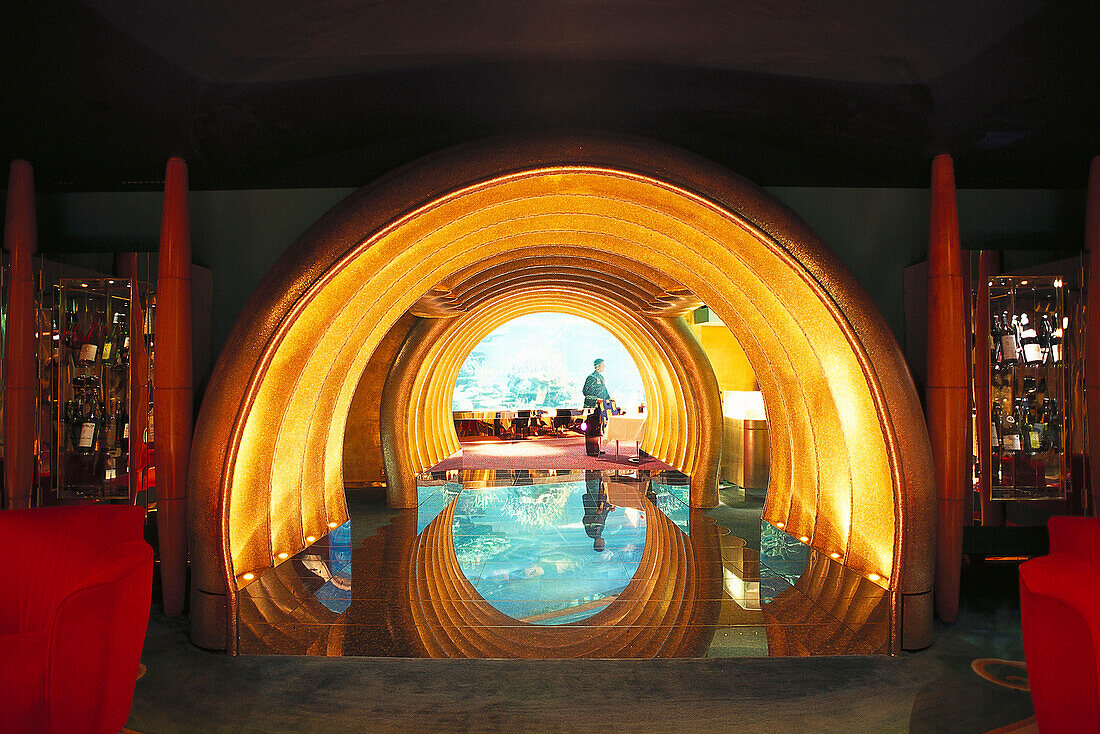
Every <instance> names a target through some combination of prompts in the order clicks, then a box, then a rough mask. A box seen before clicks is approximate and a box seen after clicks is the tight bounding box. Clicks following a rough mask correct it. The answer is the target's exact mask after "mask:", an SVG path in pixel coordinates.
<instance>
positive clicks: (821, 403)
mask: <svg viewBox="0 0 1100 734" xmlns="http://www.w3.org/2000/svg"><path fill="white" fill-rule="evenodd" d="M563 294H567V295H572V296H577V297H578V298H586V299H589V300H593V301H595V302H598V303H599V304H600V306H601V312H602V313H605V314H607V318H608V320H609V321H608V323H609V324H610V325H611V328H612V330H613V331H614V333H616V334H617V335H620V336H627V337H628V340H629V342H630V343H631V344H633V346H634V348H635V349H636V350H637V351H638V354H639V355H640V359H639V360H638V362H639V364H644V365H646V368H647V370H648V371H650V373H651V374H650V379H651V380H652V382H653V385H654V386H655V389H656V390H659V391H660V393H659V394H660V397H659V398H658V399H657V400H656V401H654V402H655V403H656V404H655V405H654V406H653V408H654V409H655V410H656V412H657V416H658V417H656V418H655V420H654V422H653V425H652V427H650V428H649V429H647V430H651V431H652V432H653V435H652V436H647V439H651V444H650V445H651V447H652V449H653V451H654V453H655V454H656V455H657V456H658V457H659V458H661V459H662V460H664V461H666V462H668V463H669V464H671V465H673V466H676V467H678V468H682V469H683V470H685V473H687V474H689V476H690V477H691V483H692V484H691V502H692V504H693V505H695V506H708V505H709V504H713V502H714V496H713V494H714V488H715V481H714V480H715V478H716V470H717V445H718V441H719V440H720V438H719V437H718V436H717V435H716V434H717V433H720V431H721V407H720V404H719V402H718V398H717V388H716V383H715V382H714V377H713V374H709V375H708V374H707V371H706V369H705V365H706V360H705V356H703V355H700V354H699V347H698V341H697V340H695V339H694V337H693V336H692V334H691V333H690V329H689V328H688V327H687V325H686V323H685V322H684V321H683V319H682V318H681V315H682V313H683V312H684V310H683V309H684V308H686V307H689V305H690V304H691V303H695V302H705V303H706V304H707V305H708V306H709V307H710V308H711V309H713V311H714V312H715V313H716V314H718V315H719V316H720V317H721V318H722V320H723V321H724V322H725V323H726V324H727V325H728V326H729V328H730V329H731V331H733V333H734V336H735V337H736V338H737V340H738V342H739V343H740V344H741V345H742V347H743V348H744V350H745V353H746V355H747V357H748V360H749V362H750V363H751V365H752V368H753V371H754V372H755V374H756V376H757V379H758V381H759V383H760V389H761V392H762V393H763V396H764V401H765V404H766V407H767V413H768V418H769V422H770V425H771V478H770V481H769V489H768V500H767V506H766V507H765V511H764V512H765V519H766V520H768V521H769V522H771V523H772V524H774V525H776V526H777V527H783V528H784V529H786V530H787V531H788V532H790V533H792V534H794V535H795V536H796V537H799V536H801V537H802V538H804V539H805V540H804V542H806V543H807V544H809V545H810V546H812V547H813V548H814V549H816V550H819V551H821V552H823V553H825V554H828V555H830V556H831V557H832V558H834V559H835V560H838V561H839V562H840V563H843V564H844V565H845V566H847V567H848V568H849V569H851V570H853V571H855V572H856V573H857V574H859V575H860V576H861V577H862V578H863V579H865V580H868V581H870V582H872V583H874V584H876V585H878V586H879V587H880V588H882V589H884V590H886V591H887V592H888V593H889V595H890V598H891V609H892V615H891V640H892V642H891V647H892V649H898V648H899V647H900V646H901V645H902V644H903V639H902V637H903V634H904V637H905V640H904V644H905V646H907V647H917V646H921V645H922V644H925V643H926V642H927V637H928V634H929V631H930V620H931V605H930V588H931V567H932V563H931V558H932V556H931V553H932V543H931V535H932V532H933V531H932V522H931V518H932V517H934V512H933V508H934V501H935V497H934V491H933V489H932V484H931V481H932V480H931V469H930V452H929V449H928V438H927V435H926V432H925V428H924V422H923V417H922V414H921V410H920V405H919V402H918V400H917V397H916V393H915V391H914V389H913V385H912V382H911V380H910V378H909V375H908V371H907V370H906V368H905V365H904V362H903V359H902V357H901V355H900V352H899V350H898V347H897V344H896V343H895V342H894V340H893V338H892V336H891V334H890V333H889V331H888V329H887V328H886V326H885V324H884V323H883V321H882V319H881V317H880V316H879V314H878V313H877V311H876V310H875V308H874V307H873V305H872V304H871V303H870V301H869V299H868V298H867V296H866V295H865V294H864V293H863V291H862V290H861V289H860V287H859V286H858V285H857V284H856V283H855V281H854V280H853V279H852V277H851V275H850V274H849V273H848V272H847V271H846V270H845V269H844V268H843V266H841V265H840V264H839V263H838V262H837V261H836V259H835V258H834V257H833V256H832V254H831V253H829V252H828V250H827V249H826V248H825V247H824V246H823V245H822V244H821V243H820V241H819V240H817V238H816V237H815V236H814V235H813V233H812V232H810V231H809V230H808V229H807V228H806V227H805V225H803V224H802V223H801V222H800V220H798V218H797V217H796V216H795V215H793V214H792V213H790V212H789V211H787V210H786V209H785V208H783V207H782V206H781V205H780V204H779V203H778V202H776V201H775V200H774V199H772V198H771V197H770V196H768V195H767V194H765V193H764V192H762V191H760V190H759V189H756V188H755V187H753V186H752V185H751V184H749V183H747V182H745V181H743V180H741V179H738V178H736V177H734V176H732V175H730V174H729V173H727V172H724V171H722V170H720V169H717V168H716V167H714V166H713V165H711V164H709V163H707V162H705V161H701V160H698V159H696V158H694V157H692V156H690V155H688V154H686V153H683V152H680V151H675V150H670V149H667V148H664V147H661V146H656V145H649V144H641V143H634V142H630V143H624V142H621V141H607V140H594V139H576V138H569V139H542V140H539V141H535V142H530V141H521V142H511V143H489V144H484V145H480V146H474V147H469V148H465V149H460V150H457V151H452V152H449V153H447V154H444V155H442V156H439V157H437V158H434V159H431V160H428V161H425V162H422V163H420V164H418V165H416V166H413V167H409V168H406V169H404V170H403V171H401V172H398V173H396V174H394V175H393V176H391V177H389V178H387V179H385V180H383V181H380V182H378V183H376V184H374V185H372V186H369V187H367V188H365V189H363V190H361V191H359V192H357V193H355V194H353V195H352V196H351V197H349V198H348V199H347V200H346V201H344V202H343V203H342V204H340V205H339V206H337V207H336V208H335V209H333V211H332V212H330V213H329V214H328V215H327V216H326V217H325V218H323V219H322V220H321V221H320V222H318V223H317V224H316V225H315V226H314V227H313V228H311V229H310V231H308V232H307V233H306V234H305V235H303V237H302V238H301V239H300V240H299V242H298V243H296V244H295V246H294V247H292V248H291V249H290V251H288V253H287V254H286V255H285V256H284V257H283V259H282V260H281V261H280V262H279V264H278V265H277V266H276V267H275V268H274V269H273V270H272V272H271V273H270V274H269V275H268V277H267V278H266V279H265V280H264V282H263V283H262V284H261V287H260V289H259V290H258V292H257V293H256V295H255V296H254V297H253V299H252V301H251V302H250V304H249V306H248V308H247V309H246V312H245V313H244V314H243V315H242V317H241V319H240V320H239V321H238V324H237V326H236V328H235V329H234V332H233V334H232V335H231V337H230V340H229V341H228V343H227V345H226V347H225V349H224V351H223V354H222V357H221V359H220V360H219V363H218V366H217V368H216V369H215V373H214V375H213V376H212V378H211V381H210V385H209V387H208V389H207V394H206V399H205V401H204V404H203V409H202V412H201V413H200V416H199V420H198V423H197V426H196V438H195V446H194V450H193V452H192V471H191V504H190V509H191V518H192V521H191V541H192V564H193V574H192V578H193V594H192V610H193V622H192V623H193V630H194V635H195V638H196V641H197V642H198V643H199V644H202V645H205V646H210V647H216V646H219V645H227V646H228V647H230V648H231V649H232V648H233V647H234V645H235V630H234V624H235V603H236V593H237V589H238V588H239V586H240V585H242V584H243V583H245V582H246V580H248V579H250V578H253V577H255V575H257V574H260V573H263V572H264V571H265V570H266V569H269V568H271V567H272V566H273V565H275V564H276V563H277V562H278V561H277V559H278V558H279V557H280V554H283V553H294V552H297V551H298V550H300V549H301V548H303V547H305V546H306V545H308V544H309V543H311V542H313V541H314V540H315V539H316V538H319V537H321V536H322V535H324V533H325V532H326V531H327V528H329V527H333V526H335V525H337V524H339V523H342V522H343V521H344V520H346V517H347V513H346V508H345V506H344V503H343V483H342V475H341V474H342V472H341V469H342V451H343V436H344V428H345V423H346V418H347V415H348V411H349V406H350V404H351V401H352V397H353V395H354V392H355V389H356V386H357V384H358V383H359V378H360V376H362V375H364V374H365V373H366V374H369V373H370V371H371V369H375V370H377V371H378V372H379V373H380V374H383V375H384V378H383V379H381V380H380V383H381V387H382V389H381V390H380V396H379V416H380V449H381V452H382V454H383V456H384V459H385V463H386V467H387V477H388V478H389V484H388V488H387V492H388V496H389V498H390V501H391V504H393V505H394V506H408V503H409V502H414V501H415V487H414V486H411V478H412V477H413V476H414V475H415V473H416V472H417V471H419V470H421V469H423V468H425V467H427V466H431V465H432V464H434V463H435V462H436V461H438V457H440V456H445V455H447V454H448V453H449V451H448V449H451V448H453V443H452V442H453V441H455V436H454V427H453V423H452V421H451V419H450V405H451V400H450V397H451V396H450V388H451V387H452V386H453V385H454V372H456V371H457V369H458V367H459V366H460V363H459V364H458V365H457V366H456V365H455V362H456V361H457V358H456V356H455V355H457V354H459V353H462V354H465V352H468V348H469V346H467V347H466V348H465V351H464V349H463V347H462V345H472V344H474V343H476V342H477V340H478V339H479V338H480V336H483V335H484V334H485V333H487V331H488V330H491V329H492V328H493V326H494V325H496V324H499V323H501V322H502V321H503V320H507V319H510V318H514V317H515V316H518V315H522V314H523V313H533V312H536V311H542V310H547V307H548V304H550V303H555V304H559V305H560V303H561V302H562V299H561V296H562V295H563ZM624 343H627V340H626V339H624ZM643 377H645V376H644V375H643ZM647 389H648V386H647ZM903 608H904V613H903ZM903 618H904V622H905V626H904V629H903V628H902V620H903Z"/></svg>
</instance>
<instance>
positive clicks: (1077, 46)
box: [0, 0, 1100, 191]
mask: <svg viewBox="0 0 1100 734" xmlns="http://www.w3.org/2000/svg"><path fill="white" fill-rule="evenodd" d="M3 20H4V22H3V23H0V44H2V48H3V49H4V52H3V58H4V61H3V64H4V69H3V73H2V74H0V94H2V97H0V99H3V105H4V110H3V113H2V116H0V146H2V148H3V155H4V157H5V159H11V158H15V157H21V158H27V159H28V160H30V161H31V162H32V163H33V164H34V166H35V171H36V179H37V185H38V188H39V189H41V190H47V191H48V190H84V191H91V190H96V191H98V190H127V189H151V188H157V187H158V186H159V183H158V182H159V179H160V178H161V177H162V176H163V170H164V162H165V159H166V158H167V157H168V156H170V155H178V156H181V157H183V158H185V159H186V160H187V161H188V164H189V167H190V173H191V185H192V188H195V189H223V188H271V187H277V188H285V187H316V186H359V185H362V184H364V183H366V182H368V181H370V180H371V179H372V178H374V177H376V176H378V175H380V174H382V173H385V172H386V171H388V170H390V169H392V168H395V167H397V166H399V165H401V164H403V163H406V162H408V161H410V160H412V159H414V158H416V157H418V156H420V155H424V154H427V153H431V152H434V151H437V150H439V149H441V148H444V147H447V146H450V145H453V144H457V143H461V142H465V141H469V140H473V139H477V138H482V137H486V136H491V135H498V134H507V133H513V132H521V131H537V130H562V129H587V130H596V131H610V132H619V133H627V134H633V135H640V136H645V137H650V138H655V139H658V140H663V141H665V142H668V143H672V144H674V145H678V146H681V147H683V148H687V149H688V150H692V151H694V152H696V153H699V154H701V155H703V156H706V157H708V158H711V159H713V160H715V161H717V162H719V163H722V164H723V165H725V166H727V167H729V168H731V169H732V170H734V171H736V172H738V173H740V174H742V175H744V176H746V177H747V178H749V179H750V180H753V181H755V182H756V183H759V184H762V185H773V186H784V185H790V186H888V187H889V186H914V187H921V186H926V185H927V181H928V163H929V160H930V158H931V156H932V155H934V154H935V153H938V152H950V153H952V154H953V155H954V156H955V164H956V173H957V178H958V183H959V186H960V187H997V188H1013V187H1025V188H1072V189H1076V188H1082V187H1083V186H1084V182H1085V180H1086V177H1087V169H1088V163H1089V159H1090V158H1091V157H1092V156H1093V155H1096V154H1098V153H1100V126H1098V122H1100V119H1098V115H1097V112H1098V102H1097V100H1098V96H1100V94H1098V92H1100V89H1098V84H1097V79H1098V78H1100V76H1098V73H1100V51H1098V45H1100V44H1098V40H1100V2H1097V0H1074V1H1072V2H1071V1H1057V0H1056V1H1053V2H1046V1H1043V0H894V1H887V2H883V1H882V0H779V1H776V2H768V1H767V0H696V1H695V2H683V1H680V2H674V1H672V0H526V1H523V0H514V1H507V0H457V1H456V0H449V1H445V2H424V1H423V0H408V1H406V2H391V1H390V0H375V1H374V2H364V1H363V0H327V1H315V2H304V1H302V0H241V1H240V2H225V3H219V2H213V1H212V0H211V1H207V2H199V1H198V0H190V1H185V0H161V1H159V2H150V0H89V1H88V2H77V1H76V0H43V1H41V2H24V3H20V4H19V5H18V7H16V8H14V9H11V8H9V9H6V10H5V14H4V18H3Z"/></svg>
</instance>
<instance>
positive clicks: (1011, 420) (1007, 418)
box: [997, 402, 1023, 454]
mask: <svg viewBox="0 0 1100 734" xmlns="http://www.w3.org/2000/svg"><path fill="white" fill-rule="evenodd" d="M997 407H998V408H999V407H1000V403H999V402H998V403H997ZM998 412H1000V411H998ZM1000 435H1001V450H1002V452H1003V453H1004V454H1011V453H1015V452H1017V451H1020V450H1021V449H1022V448H1023V446H1022V444H1021V443H1020V429H1019V426H1018V425H1017V423H1016V415H1015V412H1006V413H1005V415H1004V421H1003V423H1002V428H1001V432H1000Z"/></svg>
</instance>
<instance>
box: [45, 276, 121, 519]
mask: <svg viewBox="0 0 1100 734" xmlns="http://www.w3.org/2000/svg"><path fill="white" fill-rule="evenodd" d="M130 303H131V286H130V281H129V280H126V279H124V278H110V279H100V280H94V279H70V278H62V279H61V281H60V284H59V286H58V289H57V309H56V313H57V332H56V336H57V339H56V340H55V344H56V345H57V347H56V350H55V351H54V352H53V354H52V355H51V359H53V360H55V362H56V378H55V388H56V391H57V392H56V395H57V398H56V402H55V404H54V412H55V416H56V428H57V430H56V433H55V436H54V439H55V441H56V444H55V445H56V454H55V456H56V464H55V470H54V477H55V480H56V483H55V484H54V486H55V487H56V491H57V496H58V498H60V499H74V498H83V499H97V500H103V499H128V498H129V496H130V486H129V470H130V430H129V428H130V420H129V415H128V411H129V409H130V360H129V350H130Z"/></svg>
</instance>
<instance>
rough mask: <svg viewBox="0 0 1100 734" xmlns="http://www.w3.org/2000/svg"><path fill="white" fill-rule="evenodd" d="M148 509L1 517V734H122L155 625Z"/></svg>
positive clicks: (69, 509)
mask: <svg viewBox="0 0 1100 734" xmlns="http://www.w3.org/2000/svg"><path fill="white" fill-rule="evenodd" d="M144 522H145V510H144V509H143V508H140V507H131V506H118V505H115V506H111V505H87V506H80V507H57V508H48V509H37V510H8V511H6V512H0V732H4V733H7V732H35V733H36V734H37V733H38V732H46V733H50V734H52V733H55V732H56V733H57V734H61V733H62V732H65V733H66V734H77V733H78V732H102V733H103V734H107V733H108V732H109V733H110V734H115V732H118V731H119V730H120V729H121V728H122V727H123V725H124V724H125V723H126V719H127V718H128V717H129V715H130V704H131V702H132V700H133V697H134V684H135V682H136V681H137V673H138V661H139V659H140V657H141V647H142V644H143V643H144V641H145V628H146V626H147V625H148V623H149V602H150V594H151V590H152V582H153V550H152V548H150V547H149V544H148V543H146V542H145V541H144V539H143V538H142V526H143V525H144Z"/></svg>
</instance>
